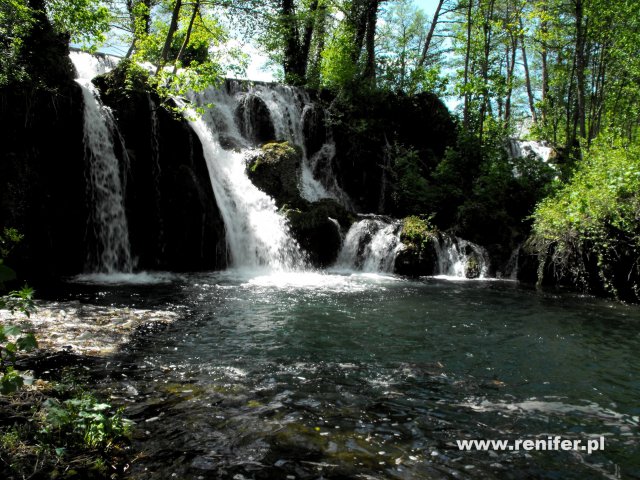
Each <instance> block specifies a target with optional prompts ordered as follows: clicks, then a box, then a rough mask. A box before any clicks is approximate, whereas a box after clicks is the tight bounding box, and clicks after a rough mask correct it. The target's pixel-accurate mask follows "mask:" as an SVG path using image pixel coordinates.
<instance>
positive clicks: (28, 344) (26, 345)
mask: <svg viewBox="0 0 640 480" xmlns="http://www.w3.org/2000/svg"><path fill="white" fill-rule="evenodd" d="M17 343H18V348H19V349H20V350H23V351H25V352H30V351H31V350H34V349H36V348H38V341H37V340H36V337H35V335H34V334H33V333H28V334H27V335H25V336H24V337H20V338H19V339H18V342H17Z"/></svg>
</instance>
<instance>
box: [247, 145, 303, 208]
mask: <svg viewBox="0 0 640 480" xmlns="http://www.w3.org/2000/svg"><path fill="white" fill-rule="evenodd" d="M301 162H302V152H301V151H300V149H299V148H297V147H295V146H294V145H292V144H290V143H289V142H281V143H276V142H272V143H266V144H265V145H263V146H262V148H261V149H260V150H259V152H258V153H257V154H256V155H255V156H253V157H252V158H250V159H249V161H248V162H247V175H248V176H249V178H250V179H251V181H252V182H253V183H254V185H255V186H256V187H258V188H259V189H260V190H262V191H263V192H265V193H267V194H268V195H269V196H271V197H273V199H274V200H275V201H276V205H278V207H280V208H282V207H283V206H284V205H290V206H293V207H296V208H299V207H300V206H303V204H304V203H305V201H304V200H303V199H302V197H301V196H300V190H299V189H298V178H299V177H300V164H301Z"/></svg>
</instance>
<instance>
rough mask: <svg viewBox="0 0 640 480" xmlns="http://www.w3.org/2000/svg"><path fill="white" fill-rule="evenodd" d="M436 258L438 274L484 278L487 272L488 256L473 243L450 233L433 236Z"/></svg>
mask: <svg viewBox="0 0 640 480" xmlns="http://www.w3.org/2000/svg"><path fill="white" fill-rule="evenodd" d="M432 241H433V246H434V249H435V251H436V255H437V258H438V274H439V275H445V276H449V277H460V278H486V277H487V275H488V273H489V256H488V254H487V252H486V250H485V249H484V248H482V247H480V246H479V245H476V244H475V243H472V242H469V241H467V240H463V239H462V238H457V237H452V236H450V235H446V234H443V235H440V236H438V237H434V238H433V240H432Z"/></svg>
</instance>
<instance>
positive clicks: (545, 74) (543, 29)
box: [540, 4, 550, 125]
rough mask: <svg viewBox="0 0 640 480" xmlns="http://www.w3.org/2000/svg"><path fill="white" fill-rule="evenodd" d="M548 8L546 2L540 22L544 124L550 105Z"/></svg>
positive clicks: (542, 114) (541, 112)
mask: <svg viewBox="0 0 640 480" xmlns="http://www.w3.org/2000/svg"><path fill="white" fill-rule="evenodd" d="M546 14H547V8H546V4H544V7H543V9H542V15H543V20H542V22H540V33H541V34H542V41H541V43H540V48H541V49H540V60H541V63H542V92H541V95H542V108H541V110H540V116H541V118H542V124H543V125H546V123H547V118H548V115H547V112H548V109H549V107H550V104H549V102H550V99H549V66H548V64H547V34H548V33H549V23H548V22H547V19H546Z"/></svg>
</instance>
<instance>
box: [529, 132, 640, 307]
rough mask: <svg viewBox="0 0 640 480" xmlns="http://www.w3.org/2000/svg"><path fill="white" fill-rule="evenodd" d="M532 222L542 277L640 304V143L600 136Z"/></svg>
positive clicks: (533, 242) (538, 209) (541, 206)
mask: <svg viewBox="0 0 640 480" xmlns="http://www.w3.org/2000/svg"><path fill="white" fill-rule="evenodd" d="M533 218H534V224H533V235H532V237H531V240H530V243H529V246H530V248H531V249H532V250H533V251H534V252H535V253H537V254H538V255H539V256H540V257H541V258H542V261H541V267H543V268H542V269H541V271H540V275H541V276H544V275H545V274H547V275H549V274H551V275H556V277H557V278H559V279H562V280H564V281H566V282H569V283H574V284H577V285H579V286H581V287H582V288H584V289H587V290H589V289H590V290H592V291H596V292H601V293H608V294H610V295H613V296H616V297H618V298H622V299H625V300H632V301H640V147H639V146H638V145H635V144H628V143H626V144H625V143H621V142H620V141H619V140H611V139H607V138H601V139H600V140H599V141H598V142H597V143H595V144H593V145H592V146H591V148H590V149H589V150H588V151H587V152H586V154H585V157H584V159H583V160H582V161H581V162H580V164H579V165H578V167H577V168H576V171H575V173H574V174H573V176H572V177H571V179H570V180H569V181H568V182H566V183H564V184H563V185H562V186H561V187H560V188H559V189H558V191H557V192H556V193H555V194H554V195H552V196H550V197H547V198H546V199H545V200H543V201H542V202H541V203H540V204H539V205H538V206H537V208H536V211H535V213H534V215H533ZM546 261H549V262H550V263H551V267H552V272H545V270H544V266H545V263H546Z"/></svg>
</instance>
